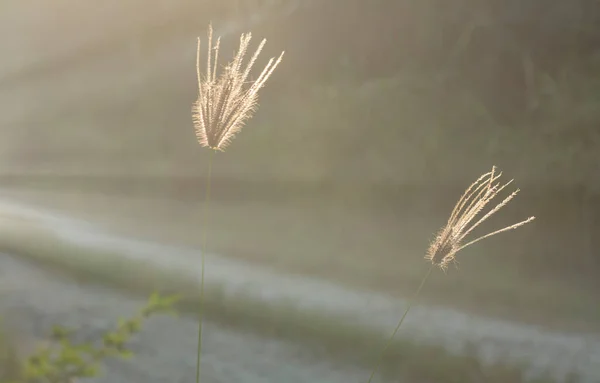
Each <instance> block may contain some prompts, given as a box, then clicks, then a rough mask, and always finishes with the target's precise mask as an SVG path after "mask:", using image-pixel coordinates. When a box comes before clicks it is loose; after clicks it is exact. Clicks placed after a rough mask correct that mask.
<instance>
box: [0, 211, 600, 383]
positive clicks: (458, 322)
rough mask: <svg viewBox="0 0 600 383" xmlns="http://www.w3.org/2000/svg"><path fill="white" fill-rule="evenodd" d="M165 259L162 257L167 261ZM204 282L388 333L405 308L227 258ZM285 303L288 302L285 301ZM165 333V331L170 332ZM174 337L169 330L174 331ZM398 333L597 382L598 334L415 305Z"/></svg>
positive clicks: (144, 253)
mask: <svg viewBox="0 0 600 383" xmlns="http://www.w3.org/2000/svg"><path fill="white" fill-rule="evenodd" d="M0 211H10V212H11V214H19V215H23V216H27V217H29V218H35V219H36V221H37V222H40V223H43V224H46V225H47V227H48V228H49V229H51V230H54V231H55V233H56V234H58V235H59V236H61V237H62V238H64V239H65V240H68V241H72V242H76V243H78V244H81V245H86V246H94V247H104V248H106V249H114V250H118V251H119V253H122V254H123V256H126V257H131V258H134V259H142V260H147V261H150V262H153V263H155V264H156V265H159V266H161V267H164V268H165V269H170V270H173V269H175V270H177V272H179V273H191V275H192V276H194V277H197V276H199V270H200V262H199V255H198V253H197V252H194V251H192V250H189V249H183V248H175V247H167V246H162V245H158V244H153V243H148V242H141V241H137V240H135V241H134V240H131V239H126V238H121V237H117V236H113V235H109V234H107V233H105V232H102V231H100V230H99V229H97V228H95V227H94V226H92V225H91V224H89V223H87V222H81V221H77V220H74V219H70V218H68V217H65V216H61V215H59V214H56V213H52V212H49V211H44V210H40V209H32V208H30V207H27V206H25V205H19V204H17V203H14V202H8V201H7V200H4V201H3V202H2V203H0ZM165 254H168V256H165ZM206 277H207V283H211V282H217V281H218V282H219V283H225V285H226V286H227V288H228V289H229V291H232V292H235V291H240V290H244V291H245V292H246V293H251V294H252V295H253V296H254V297H256V299H262V300H266V301H268V302H272V303H276V302H278V301H280V300H285V301H286V302H289V301H290V300H291V301H293V302H297V304H298V305H300V306H301V307H311V308H317V309H319V310H322V311H323V312H328V311H329V312H334V313H337V314H339V313H344V314H347V315H350V316H352V317H353V318H358V319H359V320H360V321H362V322H363V323H364V324H365V325H369V326H379V327H380V328H382V329H385V330H390V329H392V328H393V327H394V325H395V324H396V321H397V320H398V316H399V314H400V313H401V312H402V309H403V308H404V307H405V304H406V302H403V301H400V300H397V299H392V298H390V297H386V296H383V295H380V294H374V293H367V292H357V291H350V290H347V289H344V288H341V287H339V286H336V285H334V284H331V283H327V282H324V281H319V280H315V279H310V278H306V277H299V276H292V275H282V274H281V273H275V272H272V271H270V270H268V269H265V268H259V267H256V266H254V265H250V264H242V263H240V262H239V261H237V260H236V261H234V260H231V259H227V258H225V257H221V256H217V255H210V256H207V275H206ZM290 298H291V299H290ZM169 331H171V330H169ZM174 331H175V330H174ZM401 333H402V334H404V335H406V336H410V337H413V338H415V339H417V340H418V341H420V342H423V343H426V342H431V343H435V344H438V345H442V346H444V347H446V348H447V349H449V350H451V351H454V352H457V353H460V352H462V351H463V349H464V347H465V346H466V345H467V344H472V345H475V346H476V347H477V349H478V351H479V355H480V357H481V358H482V360H484V361H489V362H494V363H497V362H508V363H511V362H517V363H522V362H526V363H527V364H528V365H530V366H531V367H530V369H529V373H530V374H531V375H532V376H535V375H536V374H538V373H550V374H552V376H554V377H555V378H556V379H557V380H558V381H561V380H562V379H563V378H564V376H565V375H566V374H567V373H568V372H569V371H575V372H578V373H579V374H581V376H582V377H583V378H584V382H589V383H598V382H600V334H597V333H596V334H591V333H587V334H585V333H579V334H578V333H561V332H556V331H550V330H545V329H542V328H538V327H535V326H532V325H525V324H520V323H516V322H511V321H506V320H498V319H494V318H486V317H481V316H476V315H470V314H467V313H464V312H459V311H456V310H450V309H445V308H437V307H425V306H418V307H415V308H414V309H413V310H411V313H410V315H409V316H408V317H407V319H406V322H405V324H404V325H403V329H402V331H401Z"/></svg>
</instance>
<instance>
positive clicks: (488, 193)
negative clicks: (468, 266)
mask: <svg viewBox="0 0 600 383" xmlns="http://www.w3.org/2000/svg"><path fill="white" fill-rule="evenodd" d="M501 175H502V173H497V174H496V167H495V166H493V167H492V170H491V171H490V172H488V173H485V174H484V175H482V176H481V177H479V178H478V179H477V180H476V181H475V182H474V183H473V184H471V186H469V187H468V188H467V190H466V191H465V192H464V193H463V195H462V196H461V197H460V199H459V200H458V202H457V203H456V205H455V206H454V209H453V210H452V214H450V218H449V219H448V222H447V223H446V226H445V227H443V228H442V229H441V230H440V232H439V233H438V235H437V236H436V238H435V239H434V241H433V242H432V243H431V245H430V246H429V249H428V250H427V253H426V254H425V259H426V260H428V261H430V262H432V263H433V264H434V265H436V266H439V267H440V268H441V269H442V270H446V269H447V267H448V265H449V264H450V263H455V262H456V254H457V253H458V252H459V251H460V250H462V249H464V248H465V247H467V246H470V245H472V244H474V243H475V242H479V241H481V240H482V239H485V238H488V237H491V236H493V235H496V234H500V233H502V232H505V231H508V230H512V229H516V228H518V227H520V226H523V225H524V224H526V223H528V222H531V221H533V220H534V219H535V217H529V218H528V219H526V220H524V221H521V222H518V223H515V224H514V225H510V226H507V227H505V228H503V229H500V230H496V231H493V232H491V233H489V234H486V235H483V236H481V237H478V238H476V239H474V240H471V241H469V242H467V243H463V242H464V240H465V237H467V236H468V235H469V234H470V233H471V232H472V231H473V230H474V229H475V228H476V227H477V226H479V225H480V224H481V223H483V222H484V221H485V220H486V219H488V218H489V217H491V216H492V215H493V214H494V213H496V212H497V211H498V210H500V209H501V208H502V207H504V206H506V204H508V202H510V200H511V199H513V198H514V197H515V196H516V195H517V193H518V192H519V189H517V190H515V191H514V192H512V193H511V194H510V195H509V196H508V197H506V198H505V199H504V200H503V201H501V202H500V203H499V204H497V205H496V206H495V207H494V208H493V209H491V210H490V211H488V212H487V213H486V214H484V215H483V216H482V217H481V218H479V219H477V218H478V217H479V214H480V213H481V212H482V211H483V209H484V208H485V206H486V205H487V204H488V203H489V202H490V201H492V200H493V199H494V198H495V197H496V196H497V195H498V193H500V192H501V191H502V190H503V189H504V188H505V187H506V186H508V185H509V184H511V183H512V181H513V180H510V181H508V182H507V183H505V184H504V185H500V183H496V184H495V183H494V182H495V181H496V180H498V179H499V178H500V176H501ZM476 219H477V220H476ZM474 221H475V222H474Z"/></svg>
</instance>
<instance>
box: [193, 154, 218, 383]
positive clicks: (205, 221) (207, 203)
mask: <svg viewBox="0 0 600 383" xmlns="http://www.w3.org/2000/svg"><path fill="white" fill-rule="evenodd" d="M213 152H214V150H211V151H210V153H209V154H208V174H207V175H206V197H205V198H206V199H205V200H204V217H203V224H202V230H204V233H203V238H202V249H201V251H202V274H201V277H200V304H199V308H198V311H199V313H198V355H197V359H196V383H200V355H201V354H202V313H203V307H202V306H203V302H204V261H205V258H206V256H205V255H206V239H207V232H208V209H209V206H210V179H211V173H212V158H213Z"/></svg>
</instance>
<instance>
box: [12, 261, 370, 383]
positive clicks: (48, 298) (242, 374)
mask: <svg viewBox="0 0 600 383" xmlns="http://www.w3.org/2000/svg"><path fill="white" fill-rule="evenodd" d="M0 281H1V286H2V299H1V300H0V311H1V312H2V313H9V323H17V324H18V326H17V330H18V331H19V332H20V333H22V334H27V336H28V337H35V338H37V339H44V338H45V335H46V334H47V332H48V331H49V329H50V328H51V327H52V325H54V324H62V325H64V326H68V327H72V328H75V329H78V334H79V335H81V336H82V338H84V339H97V337H98V336H99V335H100V334H102V333H103V332H104V331H106V330H107V329H109V328H113V326H114V325H115V324H116V323H117V319H118V318H120V317H123V316H128V315H130V314H132V313H134V312H135V311H137V309H138V308H140V307H142V306H143V305H144V301H141V300H136V299H132V298H125V297H123V296H121V295H119V294H118V293H117V292H114V291H111V290H110V289H103V288H97V287H89V286H79V285H77V284H73V283H68V282H64V281H60V280H57V279H55V278H54V277H51V276H49V275H47V274H45V273H44V272H42V271H41V270H39V269H37V268H35V267H33V266H31V265H29V264H26V263H24V262H22V261H19V260H18V259H15V258H13V257H11V256H9V255H6V254H0ZM204 326H205V327H204V328H205V334H206V335H205V337H204V350H203V351H204V352H203V363H204V366H205V367H204V369H203V375H204V376H203V377H202V381H203V382H209V383H221V382H223V383H225V382H273V383H280V382H298V383H300V382H306V383H309V382H310V383H314V382H324V381H325V382H339V383H346V382H360V381H364V379H365V377H366V376H368V371H361V370H358V369H356V368H353V367H351V366H346V365H344V366H342V365H337V364H334V363H331V362H329V361H328V360H327V359H325V358H322V357H320V356H319V355H316V354H315V353H314V352H308V351H307V350H305V349H303V348H301V347H298V346H296V345H293V344H290V343H287V342H283V341H280V340H276V339H268V338H265V337H259V336H256V335H253V334H250V333H245V332H238V331H235V330H232V329H230V328H222V327H220V326H219V325H217V324H214V323H205V325H204ZM196 331H197V324H196V322H195V321H194V320H193V318H188V317H179V318H175V317H169V316H164V317H156V318H154V319H151V320H150V321H149V322H148V323H147V324H146V326H145V327H144V328H143V330H142V332H141V334H139V336H138V337H136V338H135V339H134V341H133V343H132V348H133V350H134V351H135V353H136V356H135V357H134V359H132V360H129V361H117V360H115V361H111V362H110V363H109V364H108V366H107V369H106V370H105V371H104V373H103V376H102V377H100V378H96V379H94V380H92V381H93V382H98V383H101V382H102V383H103V382H106V383H108V382H128V383H137V382H139V383H142V382H143V383H152V382H156V383H159V382H160V383H163V382H173V383H177V382H192V381H194V379H195V362H196V356H195V355H196V354H195V352H196V336H195V334H196Z"/></svg>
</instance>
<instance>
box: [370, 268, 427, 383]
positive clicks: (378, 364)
mask: <svg viewBox="0 0 600 383" xmlns="http://www.w3.org/2000/svg"><path fill="white" fill-rule="evenodd" d="M434 266H435V265H431V267H430V268H429V270H427V274H425V277H423V280H422V281H421V284H420V285H419V288H418V289H417V291H416V292H415V295H414V296H413V297H412V299H411V300H410V301H408V306H406V310H404V314H402V318H400V321H399V322H398V325H397V326H396V328H395V329H394V332H392V336H391V337H390V339H388V342H387V344H386V345H385V347H384V348H383V350H382V351H381V356H380V357H379V361H378V362H377V365H376V366H375V368H374V369H373V372H371V376H370V377H369V380H368V381H367V383H371V381H372V380H373V377H374V376H375V373H376V372H377V370H379V367H381V363H382V362H383V356H384V355H385V352H386V351H387V349H388V348H389V347H390V346H391V345H392V342H393V340H394V337H395V336H396V333H397V332H398V330H399V329H400V326H402V323H403V322H404V318H406V315H407V314H408V312H409V311H410V308H411V307H412V305H413V303H414V302H415V301H416V300H417V298H418V297H419V294H420V293H421V290H422V289H423V286H425V282H426V281H427V278H429V274H431V271H432V270H433V268H434Z"/></svg>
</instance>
